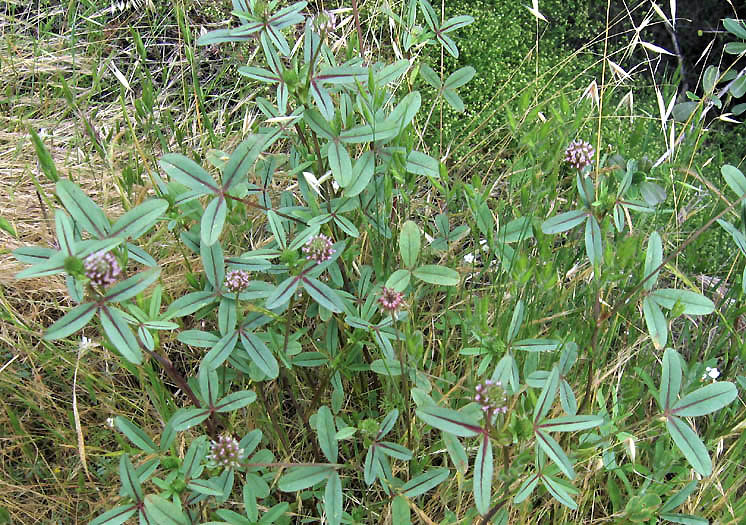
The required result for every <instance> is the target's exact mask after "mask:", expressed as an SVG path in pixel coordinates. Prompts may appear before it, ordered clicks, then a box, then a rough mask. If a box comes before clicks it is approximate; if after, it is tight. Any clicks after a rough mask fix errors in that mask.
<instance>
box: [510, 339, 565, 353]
mask: <svg viewBox="0 0 746 525" xmlns="http://www.w3.org/2000/svg"><path fill="white" fill-rule="evenodd" d="M511 346H512V347H513V348H515V349H517V350H523V351H524V352H552V351H554V350H557V349H558V348H559V347H560V346H562V341H558V340H556V339H521V340H520V341H516V342H515V343H513V344H512V345H511Z"/></svg>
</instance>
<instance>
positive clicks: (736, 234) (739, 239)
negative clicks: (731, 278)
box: [717, 77, 746, 255]
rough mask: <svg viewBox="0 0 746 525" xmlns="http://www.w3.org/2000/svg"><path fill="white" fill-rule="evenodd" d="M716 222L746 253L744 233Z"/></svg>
mask: <svg viewBox="0 0 746 525" xmlns="http://www.w3.org/2000/svg"><path fill="white" fill-rule="evenodd" d="M745 78H746V77H745ZM717 222H718V224H719V225H720V226H722V227H723V229H724V230H725V231H727V232H728V233H730V236H731V237H733V240H734V241H735V243H736V246H738V249H739V250H741V253H742V254H744V255H746V235H744V234H743V233H742V232H741V230H739V229H738V228H736V227H735V226H733V225H732V224H731V223H729V222H726V221H724V220H722V219H718V220H717Z"/></svg>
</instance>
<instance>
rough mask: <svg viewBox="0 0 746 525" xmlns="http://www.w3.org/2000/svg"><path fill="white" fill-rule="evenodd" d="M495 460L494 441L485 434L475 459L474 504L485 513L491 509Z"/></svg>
mask: <svg viewBox="0 0 746 525" xmlns="http://www.w3.org/2000/svg"><path fill="white" fill-rule="evenodd" d="M493 468H494V461H493V459H492V442H491V441H490V437H489V435H487V434H484V435H483V436H482V438H481V442H480V444H479V449H478V450H477V457H476V459H475V460H474V483H473V485H474V505H475V506H476V507H477V511H478V512H479V513H480V514H482V515H485V514H487V512H489V510H490V500H491V496H492V473H493Z"/></svg>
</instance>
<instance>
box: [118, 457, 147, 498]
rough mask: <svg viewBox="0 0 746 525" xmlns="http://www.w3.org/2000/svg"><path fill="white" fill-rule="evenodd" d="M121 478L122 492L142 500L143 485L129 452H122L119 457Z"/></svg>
mask: <svg viewBox="0 0 746 525" xmlns="http://www.w3.org/2000/svg"><path fill="white" fill-rule="evenodd" d="M119 479H120V480H121V482H122V492H123V493H124V495H125V496H127V497H130V498H132V499H134V500H135V501H141V500H142V487H141V486H140V480H139V479H138V478H137V473H136V472H135V467H133V466H132V462H131V461H130V457H129V454H122V457H121V458H120V459H119Z"/></svg>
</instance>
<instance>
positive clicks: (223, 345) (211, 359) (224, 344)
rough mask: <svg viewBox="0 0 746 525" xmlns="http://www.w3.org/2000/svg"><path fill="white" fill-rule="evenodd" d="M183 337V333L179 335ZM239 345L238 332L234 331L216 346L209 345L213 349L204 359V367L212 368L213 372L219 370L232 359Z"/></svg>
mask: <svg viewBox="0 0 746 525" xmlns="http://www.w3.org/2000/svg"><path fill="white" fill-rule="evenodd" d="M195 331H196V330H195ZM181 335H183V332H182V333H181V334H179V336H181ZM210 335H212V334H210ZM179 340H180V341H181V340H182V339H179ZM185 342H186V341H185ZM237 343H238V332H237V331H236V330H232V331H231V332H230V333H228V334H226V335H225V336H224V337H222V338H221V339H220V340H218V341H217V342H216V343H215V345H214V346H212V345H208V346H212V348H211V349H210V351H209V352H207V354H205V356H204V357H203V358H202V366H205V367H207V368H211V369H213V370H215V369H217V368H218V367H219V366H220V365H222V364H223V363H224V362H225V361H226V360H227V359H228V358H229V357H230V355H231V354H232V353H233V349H234V348H235V347H236V344H237ZM187 344H190V343H188V342H187ZM193 346H198V345H193Z"/></svg>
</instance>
